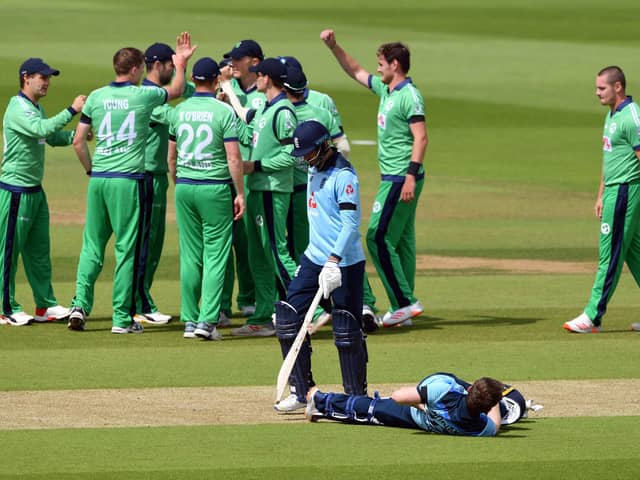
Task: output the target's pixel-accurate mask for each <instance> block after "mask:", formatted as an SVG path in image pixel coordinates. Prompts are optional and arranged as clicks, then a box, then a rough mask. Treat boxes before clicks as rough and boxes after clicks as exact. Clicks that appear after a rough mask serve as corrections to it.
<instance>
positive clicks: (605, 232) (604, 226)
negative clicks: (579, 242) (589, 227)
mask: <svg viewBox="0 0 640 480" xmlns="http://www.w3.org/2000/svg"><path fill="white" fill-rule="evenodd" d="M600 233H602V234H603V235H609V233H611V227H610V226H609V224H608V223H603V224H602V225H600Z"/></svg>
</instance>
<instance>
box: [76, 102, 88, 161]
mask: <svg viewBox="0 0 640 480" xmlns="http://www.w3.org/2000/svg"><path fill="white" fill-rule="evenodd" d="M74 108H75V107H74ZM90 131H91V125H89V124H88V123H79V124H78V126H77V127H76V131H75V134H74V135H73V149H74V150H75V151H76V155H77V156H78V160H80V163H81V164H82V166H83V167H84V169H85V171H86V172H87V173H89V172H91V155H90V154H89V146H88V145H87V137H88V136H89V132H90Z"/></svg>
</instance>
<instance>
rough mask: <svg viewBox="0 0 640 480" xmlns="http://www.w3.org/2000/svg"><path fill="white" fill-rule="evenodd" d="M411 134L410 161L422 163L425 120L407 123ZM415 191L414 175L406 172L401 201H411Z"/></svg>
mask: <svg viewBox="0 0 640 480" xmlns="http://www.w3.org/2000/svg"><path fill="white" fill-rule="evenodd" d="M409 128H410V129H411V134H412V135H413V148H412V149H411V163H417V164H420V165H422V162H423V161H424V154H425V152H426V151H427V145H428V143H429V138H428V136H427V126H426V124H425V122H415V123H411V124H409ZM415 192H416V176H415V175H413V174H411V173H407V175H405V177H404V184H403V185H402V190H401V192H400V200H402V201H403V202H412V201H413V200H414V199H415Z"/></svg>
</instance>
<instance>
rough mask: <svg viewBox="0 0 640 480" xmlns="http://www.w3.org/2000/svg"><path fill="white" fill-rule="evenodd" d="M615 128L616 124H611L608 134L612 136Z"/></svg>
mask: <svg viewBox="0 0 640 480" xmlns="http://www.w3.org/2000/svg"><path fill="white" fill-rule="evenodd" d="M617 127H618V125H616V122H611V125H609V133H610V134H611V135H613V134H614V133H615V132H616V128H617Z"/></svg>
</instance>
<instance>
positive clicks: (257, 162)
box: [253, 160, 262, 172]
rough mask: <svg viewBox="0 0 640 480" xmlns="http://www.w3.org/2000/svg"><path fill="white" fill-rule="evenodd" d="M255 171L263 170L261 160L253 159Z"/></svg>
mask: <svg viewBox="0 0 640 480" xmlns="http://www.w3.org/2000/svg"><path fill="white" fill-rule="evenodd" d="M253 171H254V172H261V171H262V162H260V160H254V161H253Z"/></svg>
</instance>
